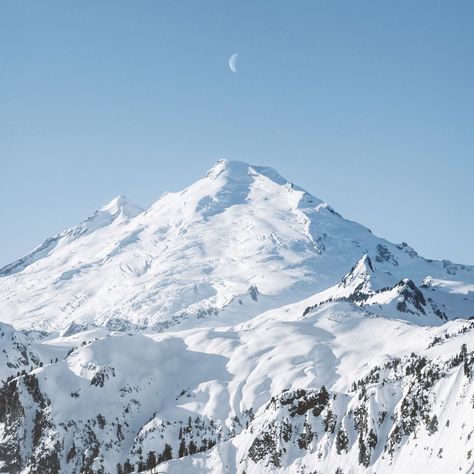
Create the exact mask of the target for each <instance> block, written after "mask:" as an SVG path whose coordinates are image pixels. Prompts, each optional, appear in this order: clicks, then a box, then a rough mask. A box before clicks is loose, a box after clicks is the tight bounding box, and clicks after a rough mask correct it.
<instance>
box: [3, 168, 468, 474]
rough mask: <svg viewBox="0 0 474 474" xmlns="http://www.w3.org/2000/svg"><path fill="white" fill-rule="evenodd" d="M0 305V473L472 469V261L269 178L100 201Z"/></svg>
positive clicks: (228, 176)
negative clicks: (389, 231)
mask: <svg viewBox="0 0 474 474" xmlns="http://www.w3.org/2000/svg"><path fill="white" fill-rule="evenodd" d="M0 295H1V298H0V319H1V320H2V321H3V323H1V324H0V350H2V353H3V355H4V357H2V358H1V359H0V379H2V381H3V382H2V386H1V388H0V472H11V473H20V472H21V473H47V472H51V473H56V472H61V473H126V472H169V473H188V472H189V473H201V472H202V473H204V472H211V473H216V474H218V473H229V474H233V473H239V474H244V473H247V474H250V473H264V472H268V473H295V474H296V473H308V474H309V473H315V472H318V473H337V474H342V473H344V474H347V473H359V472H364V473H365V472H368V473H378V474H380V473H400V472H403V473H414V474H415V473H420V472H432V473H440V474H441V473H448V472H449V473H451V472H453V473H454V472H461V473H470V472H474V457H473V455H472V450H473V449H474V438H472V435H473V434H474V384H473V376H474V375H473V371H474V353H473V350H474V321H470V320H469V318H470V317H474V267H470V266H467V265H459V264H454V263H452V262H449V261H430V260H426V259H424V258H422V257H421V256H419V255H418V254H417V253H416V252H415V251H414V250H413V249H412V248H410V247H409V246H408V245H407V244H405V243H403V244H399V245H397V244H392V243H390V242H388V241H386V240H384V239H381V238H378V237H377V236H374V235H373V234H372V233H371V232H370V231H369V230H368V229H367V228H365V227H363V226H361V225H359V224H357V223H354V222H351V221H348V220H346V219H344V218H343V217H341V216H340V215H339V214H338V213H337V212H336V211H334V210H333V209H332V208H331V207H330V206H329V205H327V204H326V203H324V202H323V201H321V200H320V199H318V198H316V197H313V196H311V195H310V194H309V193H308V192H306V191H305V190H303V189H301V188H299V187H297V186H295V185H293V184H292V183H289V182H288V181H287V180H285V179H284V178H282V177H281V176H280V175H279V174H278V173H277V172H276V171H275V170H273V169H271V168H266V167H259V166H251V165H248V164H245V163H241V162H232V161H219V162H218V163H217V164H216V165H215V166H214V167H213V168H212V169H211V170H210V171H209V172H208V173H207V174H206V176H205V177H203V178H202V179H201V180H199V181H197V182H196V183H194V184H192V185H191V186H189V187H188V188H186V189H185V190H184V191H182V192H179V193H168V194H165V195H164V196H162V197H161V198H160V199H159V200H158V201H157V202H155V203H154V204H153V205H152V206H151V207H150V208H149V209H147V210H142V209H141V208H140V207H139V206H136V205H133V204H131V203H129V202H128V201H127V200H126V199H125V198H123V197H119V198H116V199H115V200H113V201H112V202H111V203H110V204H108V205H106V206H104V207H103V208H102V209H101V210H99V211H97V212H96V213H94V214H93V215H92V217H90V218H88V219H87V220H85V221H84V222H83V223H81V224H79V225H78V226H76V227H74V228H72V229H68V230H66V231H63V232H61V233H60V234H58V235H56V236H54V237H52V238H50V239H48V240H47V241H46V242H44V243H43V244H41V245H40V246H39V247H38V248H37V249H35V250H33V251H32V252H31V253H30V254H29V255H27V256H25V257H23V258H21V259H20V260H18V261H16V262H13V263H12V264H10V265H7V266H6V267H4V268H3V269H0Z"/></svg>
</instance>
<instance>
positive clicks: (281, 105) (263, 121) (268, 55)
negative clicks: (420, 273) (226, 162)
mask: <svg viewBox="0 0 474 474" xmlns="http://www.w3.org/2000/svg"><path fill="white" fill-rule="evenodd" d="M473 25H474V2H472V1H456V2H448V1H443V2H440V1H435V0H427V1H413V0H410V1H403V0H402V1H399V0H397V1H396V2H389V1H379V0H377V1H362V2H355V1H352V0H351V1H329V0H328V1H316V0H306V1H305V0H298V1H296V2H294V1H290V0H284V1H283V0H259V1H255V0H248V1H247V0H238V1H224V0H214V1H210V0H209V1H206V0H188V1H186V2H184V1H179V0H174V1H160V0H149V1H145V0H137V1H118V0H114V1H105V0H101V1H92V0H89V1H87V0H84V1H66V0H58V1H48V0H42V1H37V0H34V1H33V0H31V1H26V0H24V1H16V0H3V1H2V2H1V3H0V179H1V181H0V183H1V184H0V223H1V234H0V244H1V245H0V265H1V264H6V263H8V262H10V261H12V260H14V259H16V258H18V257H20V256H21V255H22V254H24V253H26V252H27V251H29V250H31V248H32V247H34V246H36V245H37V244H39V243H41V242H42V240H44V239H45V238H46V237H48V236H50V235H53V234H55V233H56V232H58V231H60V230H62V229H63V228H65V227H69V226H71V225H74V224H76V223H77V222H79V221H80V220H82V219H83V218H85V217H87V216H88V215H90V214H91V213H92V212H93V211H94V210H95V209H97V208H99V207H101V206H102V205H103V204H104V203H106V202H108V201H109V200H110V199H112V198H113V197H114V196H115V195H117V194H121V193H123V194H125V195H127V196H128V197H129V198H130V199H131V200H132V201H135V202H138V203H140V204H142V205H149V204H151V202H153V201H154V200H155V199H156V198H157V197H158V196H159V195H160V194H161V193H163V192H164V191H166V190H179V189H180V188H182V187H184V186H185V185H187V184H189V183H191V182H193V181H194V180H196V179H197V178H198V177H200V176H201V175H203V174H204V173H205V172H206V170H207V169H208V168H210V167H211V166H212V164H213V163H214V162H215V161H216V160H217V159H219V158H229V159H237V160H244V161H247V162H250V163H255V164H266V165H270V166H273V167H275V168H277V169H278V170H279V171H280V173H281V174H283V175H284V176H285V177H287V178H288V179H290V180H292V181H293V182H295V183H297V184H299V185H301V186H303V187H305V188H306V189H308V190H309V191H311V192H312V193H313V194H315V195H316V196H319V197H321V198H323V199H324V200H326V201H327V202H329V203H330V204H331V205H332V206H333V207H334V208H336V209H337V210H338V211H339V212H341V213H342V214H343V215H344V216H345V217H347V218H350V219H353V220H357V221H359V222H361V223H363V224H365V225H367V226H368V227H370V228H371V229H372V230H373V231H374V233H377V234H379V235H381V236H383V237H386V238H388V239H390V240H392V241H395V242H400V241H407V242H408V243H409V244H410V245H412V246H413V247H415V248H416V249H417V250H418V251H419V252H420V253H421V254H422V255H424V256H426V257H431V258H450V259H452V260H455V261H460V262H464V263H470V264H474V252H473V250H474V245H473V242H474V212H473V207H474V130H473V128H474V54H473V47H474V27H473ZM234 52H239V53H240V57H239V63H238V67H239V73H238V74H233V73H232V72H231V71H230V70H229V68H228V67H227V60H228V58H229V56H230V55H231V54H232V53H234Z"/></svg>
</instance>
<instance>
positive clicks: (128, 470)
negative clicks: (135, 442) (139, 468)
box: [123, 459, 133, 474]
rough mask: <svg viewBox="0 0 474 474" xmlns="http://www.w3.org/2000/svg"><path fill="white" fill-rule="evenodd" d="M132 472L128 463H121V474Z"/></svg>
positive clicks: (131, 467) (127, 461)
mask: <svg viewBox="0 0 474 474" xmlns="http://www.w3.org/2000/svg"><path fill="white" fill-rule="evenodd" d="M131 472H133V466H132V465H131V464H130V461H129V460H128V459H127V460H126V461H125V462H124V463H123V474H130V473H131Z"/></svg>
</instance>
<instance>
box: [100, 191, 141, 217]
mask: <svg viewBox="0 0 474 474" xmlns="http://www.w3.org/2000/svg"><path fill="white" fill-rule="evenodd" d="M143 211H144V209H143V208H141V207H140V206H138V205H137V204H134V203H132V202H130V201H129V200H128V199H127V198H126V197H125V196H124V195H123V194H119V195H118V196H117V197H115V198H114V199H112V200H111V201H110V202H109V203H107V204H105V206H102V207H101V208H100V210H99V212H106V213H107V214H110V215H111V216H112V217H115V216H118V215H120V214H122V215H123V216H124V217H128V218H132V217H135V216H137V215H138V214H140V213H141V212H143Z"/></svg>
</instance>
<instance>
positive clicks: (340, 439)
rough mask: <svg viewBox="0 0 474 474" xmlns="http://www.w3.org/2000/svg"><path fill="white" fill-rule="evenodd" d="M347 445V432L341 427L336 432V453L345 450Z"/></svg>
mask: <svg viewBox="0 0 474 474" xmlns="http://www.w3.org/2000/svg"><path fill="white" fill-rule="evenodd" d="M348 446H349V438H348V437H347V433H346V432H345V431H344V430H343V429H342V428H341V429H340V430H339V431H338V432H337V436H336V451H337V454H341V452H342V451H346V452H347V448H348Z"/></svg>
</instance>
